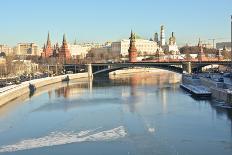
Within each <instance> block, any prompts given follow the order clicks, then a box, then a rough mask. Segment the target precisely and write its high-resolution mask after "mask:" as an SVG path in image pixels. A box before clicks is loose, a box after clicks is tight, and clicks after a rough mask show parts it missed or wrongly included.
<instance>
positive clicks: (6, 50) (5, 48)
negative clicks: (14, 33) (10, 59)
mask: <svg viewBox="0 0 232 155" xmlns="http://www.w3.org/2000/svg"><path fill="white" fill-rule="evenodd" d="M1 52H4V53H5V54H6V55H10V54H13V48H11V47H9V46H7V45H0V53H1Z"/></svg>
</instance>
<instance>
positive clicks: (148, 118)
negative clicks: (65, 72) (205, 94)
mask: <svg viewBox="0 0 232 155" xmlns="http://www.w3.org/2000/svg"><path fill="white" fill-rule="evenodd" d="M179 80H180V75H178V74H174V73H170V72H165V73H164V72H160V73H139V74H138V73H137V74H131V75H115V76H110V77H108V78H103V77H102V78H99V79H98V78H95V79H94V80H89V79H81V80H77V81H70V82H68V83H67V82H63V83H57V84H54V85H50V86H46V87H43V88H39V89H38V90H36V92H35V94H34V96H33V97H32V98H28V94H25V95H24V96H22V97H21V98H18V99H16V100H15V101H12V102H11V103H9V104H7V105H6V106H4V107H2V108H0V154H12V155H13V154H14V155H31V154H43V155H44V154H45V155H46V154H47V155H53V154H54V155H59V154H69V155H72V154H73V155H74V154H113V155H114V154H115V155H118V154H135V155H141V154H145V155H146V154H148V155H150V154H164V155H165V154H190V155H191V154H192V155H195V154H231V153H232V125H231V119H232V111H231V110H230V109H225V108H220V107H217V103H215V102H214V101H212V102H209V101H200V100H195V99H193V98H191V97H190V96H189V95H188V94H186V93H185V92H184V91H182V90H181V89H180V88H179V85H178V83H177V84H176V82H178V81H179ZM203 150H204V151H203Z"/></svg>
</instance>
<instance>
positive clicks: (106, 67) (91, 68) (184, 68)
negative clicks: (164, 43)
mask: <svg viewBox="0 0 232 155" xmlns="http://www.w3.org/2000/svg"><path fill="white" fill-rule="evenodd" d="M213 64H217V65H224V66H230V65H231V61H170V62H165V61H163V62H144V61H142V62H126V63H92V64H88V65H87V68H86V69H87V70H88V72H89V76H98V75H102V74H104V75H107V74H109V72H112V71H116V70H120V69H124V68H133V67H144V68H159V69H164V70H169V71H173V72H176V73H181V74H182V73H184V72H186V73H192V71H197V70H201V68H202V67H204V66H208V65H213ZM76 66H79V65H78V64H67V65H65V66H64V67H65V68H66V70H72V68H77V67H76ZM82 66H83V65H82Z"/></svg>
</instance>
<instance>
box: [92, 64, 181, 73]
mask: <svg viewBox="0 0 232 155" xmlns="http://www.w3.org/2000/svg"><path fill="white" fill-rule="evenodd" d="M134 67H143V68H158V69H164V70H168V71H172V72H176V73H180V74H182V73H183V70H184V67H183V65H180V64H179V65H178V64H172V65H170V64H166V65H164V64H154V63H127V64H99V65H97V64H93V65H92V74H93V76H101V75H108V74H109V73H110V72H113V71H116V70H121V69H125V68H134Z"/></svg>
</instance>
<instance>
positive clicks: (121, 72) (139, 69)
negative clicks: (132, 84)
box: [109, 67, 170, 75]
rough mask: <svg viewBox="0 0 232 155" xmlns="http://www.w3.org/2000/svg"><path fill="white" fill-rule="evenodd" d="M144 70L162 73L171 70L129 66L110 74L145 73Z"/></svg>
mask: <svg viewBox="0 0 232 155" xmlns="http://www.w3.org/2000/svg"><path fill="white" fill-rule="evenodd" d="M144 72H157V73H161V72H170V71H167V70H163V69H158V68H140V67H138V68H129V69H128V68H127V69H121V70H116V71H113V72H110V73H109V75H120V74H131V73H144Z"/></svg>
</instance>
